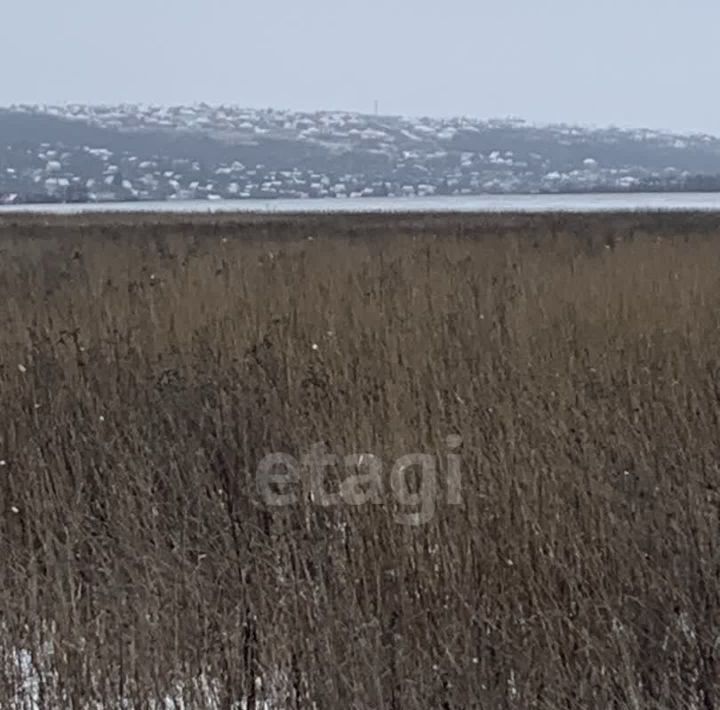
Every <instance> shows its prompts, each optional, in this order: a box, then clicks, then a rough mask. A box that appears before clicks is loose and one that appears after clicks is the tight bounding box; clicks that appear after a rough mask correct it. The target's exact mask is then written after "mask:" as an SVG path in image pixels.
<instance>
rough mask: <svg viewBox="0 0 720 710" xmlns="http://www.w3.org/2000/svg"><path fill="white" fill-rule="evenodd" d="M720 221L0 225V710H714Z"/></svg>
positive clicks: (719, 612)
mask: <svg viewBox="0 0 720 710" xmlns="http://www.w3.org/2000/svg"><path fill="white" fill-rule="evenodd" d="M123 220H124V221H123ZM718 222H719V220H718V217H717V216H716V215H705V216H702V215H673V216H671V215H665V216H659V215H633V216H628V215H625V216H621V215H615V216H605V217H600V216H598V217H582V216H575V217H572V216H546V217H536V216H524V217H522V216H504V217H502V216H484V217H471V216H465V217H452V216H444V217H443V216H428V217H418V216H412V215H399V216H396V217H388V216H386V217H378V216H375V217H371V216H365V217H363V216H356V217H339V216H335V217H302V218H300V217H295V218H288V217H283V218H268V217H262V218H261V217H213V218H210V217H208V218H199V217H198V218H196V219H194V220H185V221H183V220H182V219H181V218H177V217H176V218H169V217H163V218H159V217H158V218H144V220H142V221H141V220H138V218H134V217H119V216H118V217H115V218H109V217H93V218H73V219H65V220H63V219H60V218H58V219H55V218H53V219H52V220H50V221H48V222H47V223H46V222H45V220H44V219H41V218H20V217H18V218H15V219H12V218H10V219H6V220H5V221H4V222H2V223H0V252H1V253H0V259H1V261H0V366H1V370H0V393H1V396H2V400H1V403H2V410H0V459H2V461H3V462H4V464H2V465H1V466H0V707H3V708H5V707H7V708H14V707H18V708H20V707H38V708H42V709H45V708H48V709H50V708H96V707H103V708H119V707H128V708H150V707H163V708H165V707H167V708H181V707H185V708H211V707H217V708H258V709H259V708H264V707H272V708H320V709H323V710H324V709H325V708H328V709H330V710H336V709H337V710H340V709H343V708H376V709H388V710H405V709H408V710H428V709H430V708H432V709H433V710H434V709H435V708H441V709H443V710H444V709H450V708H452V709H466V708H489V709H493V710H494V709H495V708H508V709H510V708H512V709H517V710H525V709H526V708H542V709H547V710H549V709H551V708H553V709H554V708H567V709H571V708H572V709H574V708H577V709H578V710H579V709H581V708H583V709H584V708H604V709H605V708H635V709H640V708H642V709H645V708H667V709H670V708H673V709H674V708H703V709H706V710H707V709H710V708H717V707H720V646H719V645H718V644H719V643H720V585H719V583H718V582H719V581H720V580H719V574H720V538H719V537H718V532H719V524H720V517H719V516H720V478H719V476H718V474H719V471H720V437H719V434H718V433H719V431H720V429H719V424H720V423H719V422H718V419H719V415H720V241H718V237H720V226H719V225H718ZM308 237H312V239H308ZM314 345H315V346H317V347H313V346H314ZM449 434H458V435H460V436H461V437H462V440H463V445H462V449H461V452H460V453H461V456H462V466H463V473H464V488H463V504H462V505H461V506H449V505H447V504H446V503H445V502H444V501H443V500H442V497H441V500H440V501H439V502H438V508H437V510H436V512H435V516H434V517H433V519H432V520H431V521H430V522H429V523H428V524H426V525H422V526H419V527H408V526H405V525H401V524H399V523H398V522H397V518H396V514H397V512H398V506H397V504H396V503H395V501H394V500H393V499H392V498H391V497H390V496H389V495H388V496H385V498H384V499H383V501H382V503H381V504H379V505H365V506H360V507H350V506H344V505H341V506H336V507H331V508H322V507H320V506H318V505H317V504H316V503H314V502H313V501H311V500H310V499H309V498H307V497H306V498H305V499H304V500H303V501H302V502H301V503H299V504H297V505H294V506H290V507H288V508H284V509H269V508H267V507H266V506H265V505H264V504H263V503H262V501H261V500H260V499H259V498H258V494H257V491H256V488H255V471H256V469H257V466H258V463H259V461H260V460H261V459H262V457H263V456H265V455H266V454H267V453H269V452H275V451H281V452H288V453H290V454H293V455H296V456H300V455H302V454H303V453H304V452H306V451H308V449H309V448H310V446H311V445H312V444H313V443H315V442H325V443H326V445H327V447H328V448H329V449H330V450H332V451H335V452H338V453H350V452H372V453H374V454H376V455H378V456H380V457H382V459H383V461H384V462H386V463H388V466H387V468H389V463H391V462H392V461H393V460H394V459H396V458H397V457H398V456H400V455H402V454H405V453H409V452H428V453H433V454H437V455H438V457H439V461H440V463H441V466H440V468H441V474H442V472H443V467H444V463H443V462H444V461H445V455H446V453H447V447H446V445H445V437H446V436H447V435H449ZM386 473H387V471H386ZM440 479H441V481H442V480H443V477H442V475H441V477H440ZM33 703H34V704H33ZM266 704H267V705H266Z"/></svg>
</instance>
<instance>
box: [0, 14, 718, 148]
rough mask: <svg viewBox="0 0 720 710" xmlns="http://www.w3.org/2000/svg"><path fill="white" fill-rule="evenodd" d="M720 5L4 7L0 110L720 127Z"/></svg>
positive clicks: (0, 32) (0, 42)
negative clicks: (140, 109)
mask: <svg viewBox="0 0 720 710" xmlns="http://www.w3.org/2000/svg"><path fill="white" fill-rule="evenodd" d="M719 27H720V2H718V0H685V1H684V2H681V1H680V0H674V1H673V2H671V1H670V0H602V1H599V0H493V1H490V0H432V1H429V0H364V1H362V0H361V1H359V2H348V1H347V0H334V1H333V0H257V2H248V1H247V0H65V1H61V0H22V2H13V1H12V0H4V2H3V5H2V19H1V20H0V67H2V81H0V105H7V104H11V103H22V102H31V103H65V102H89V103H92V102H96V103H115V102H124V101H127V102H148V103H149V102H152V103H162V104H175V103H194V102H200V101H205V102H208V103H232V104H239V105H242V106H252V107H274V108H293V109H318V108H328V109H348V110H357V111H366V112H371V111H372V110H373V102H374V100H375V99H377V100H378V101H379V104H380V111H381V112H383V113H392V114H396V113H403V114H410V115H436V116H448V115H469V116H475V117H491V116H508V115H515V116H521V117H523V118H527V119H529V120H532V121H539V122H548V121H568V122H578V123H585V124H594V125H607V124H616V125H621V126H649V127H655V128H670V129H676V130H681V131H691V130H702V131H708V132H712V133H717V134H720V94H719V93H718V90H717V86H718V79H720V42H719V41H718V39H717V33H718V28H719Z"/></svg>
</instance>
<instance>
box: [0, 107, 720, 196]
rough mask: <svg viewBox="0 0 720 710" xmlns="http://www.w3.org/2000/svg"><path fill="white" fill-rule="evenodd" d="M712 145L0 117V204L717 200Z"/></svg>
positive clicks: (260, 115)
mask: <svg viewBox="0 0 720 710" xmlns="http://www.w3.org/2000/svg"><path fill="white" fill-rule="evenodd" d="M718 175H720V143H719V142H718V140H717V139H716V138H714V137H711V136H676V135H667V134H663V133H661V132H654V131H627V130H621V129H604V130H590V129H582V128H577V127H572V126H548V127H535V126H532V125H529V124H525V123H524V122H523V121H521V120H517V119H502V120H497V121H478V120H473V119H468V118H453V119H432V118H417V119H411V118H403V117H392V116H391V117H383V116H375V115H360V114H353V113H347V112H317V113H301V112H291V111H276V110H269V109H268V110H251V109H241V108H236V107H211V106H206V105H198V106H192V107H159V106H144V105H127V106H115V107H108V106H81V105H68V106H62V107H52V106H14V107H11V108H9V109H3V110H2V111H0V202H1V203H3V204H19V203H22V202H114V201H129V200H154V201H155V200H196V199H203V200H212V201H217V200H235V199H263V200H269V199H277V198H298V199H311V198H338V197H349V198H363V197H380V196H393V197H394V196H430V195H473V194H484V193H516V194H517V193H543V192H549V193H558V192H595V191H615V192H619V191H640V190H643V191H646V190H647V191H651V190H655V191H657V190H718V189H720V179H719V178H718V177H717V176H718Z"/></svg>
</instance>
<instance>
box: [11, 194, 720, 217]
mask: <svg viewBox="0 0 720 710" xmlns="http://www.w3.org/2000/svg"><path fill="white" fill-rule="evenodd" d="M643 210H645V211H646V210H650V211H656V210H659V211H687V210H702V211H719V212H720V193H687V192H686V193H648V194H644V193H638V194H602V195H480V196H473V197H399V198H395V197H379V198H372V197H370V198H357V199H349V198H341V199H324V200H236V201H231V200H218V201H215V202H208V201H204V200H202V201H201V200H197V201H187V202H175V201H169V202H113V203H108V204H90V205H19V206H7V205H5V206H0V214H6V213H10V212H25V213H27V212H29V213H35V214H78V213H87V212H124V213H132V212H172V213H183V214H200V213H208V212H260V213H268V214H273V213H276V214H288V213H296V212H302V213H314V214H321V213H323V212H332V213H363V212H365V213H382V212H610V211H623V212H624V211H630V212H633V211H643Z"/></svg>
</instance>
